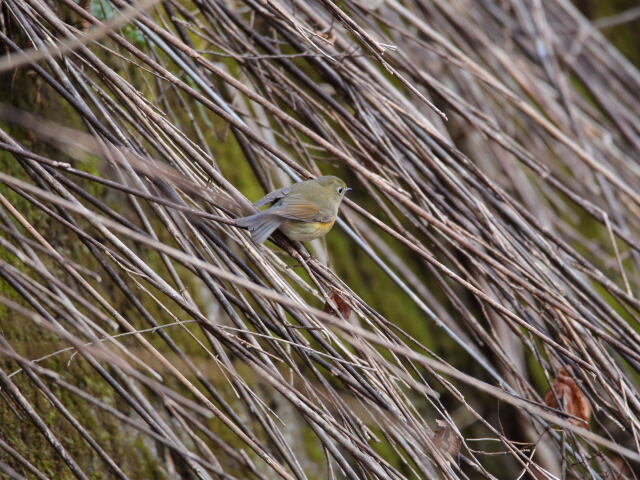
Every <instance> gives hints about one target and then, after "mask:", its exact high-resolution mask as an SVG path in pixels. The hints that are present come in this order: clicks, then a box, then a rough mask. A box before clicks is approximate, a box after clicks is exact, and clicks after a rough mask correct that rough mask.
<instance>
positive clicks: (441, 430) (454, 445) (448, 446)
mask: <svg viewBox="0 0 640 480" xmlns="http://www.w3.org/2000/svg"><path fill="white" fill-rule="evenodd" d="M436 423H437V424H438V428H436V430H435V436H434V437H433V443H434V444H435V446H436V447H437V448H438V449H439V450H440V451H442V452H443V453H448V454H449V455H451V456H452V457H454V458H455V457H457V456H458V454H459V453H460V447H461V446H462V439H461V438H460V437H458V435H457V434H456V432H455V431H454V430H453V428H451V427H450V426H449V424H448V423H447V422H445V421H442V420H436Z"/></svg>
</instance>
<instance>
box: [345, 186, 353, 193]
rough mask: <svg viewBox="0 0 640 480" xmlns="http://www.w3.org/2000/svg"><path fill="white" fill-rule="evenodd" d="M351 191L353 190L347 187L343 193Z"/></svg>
mask: <svg viewBox="0 0 640 480" xmlns="http://www.w3.org/2000/svg"><path fill="white" fill-rule="evenodd" d="M351 190H353V188H351V187H347V189H346V190H345V191H344V193H347V192H350V191H351Z"/></svg>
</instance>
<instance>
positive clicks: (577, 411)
mask: <svg viewBox="0 0 640 480" xmlns="http://www.w3.org/2000/svg"><path fill="white" fill-rule="evenodd" d="M551 388H552V390H548V391H547V393H546V394H545V396H544V403H545V404H546V405H547V406H549V407H551V408H556V409H559V410H562V411H563V412H566V413H568V414H569V415H573V416H574V417H578V418H568V420H569V421H570V422H571V423H573V424H574V425H577V426H579V427H584V428H589V419H590V418H591V404H590V403H589V400H588V399H587V397H586V396H585V394H584V393H582V390H580V387H578V385H577V384H576V382H575V380H574V379H573V378H572V377H571V375H570V374H569V372H568V371H567V370H566V369H565V368H561V369H560V370H559V371H558V374H557V375H556V378H555V380H554V381H553V384H552V385H551ZM554 392H555V395H554ZM558 402H560V405H558Z"/></svg>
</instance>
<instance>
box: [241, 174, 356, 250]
mask: <svg viewBox="0 0 640 480" xmlns="http://www.w3.org/2000/svg"><path fill="white" fill-rule="evenodd" d="M349 190H351V189H350V188H348V187H347V185H346V184H345V183H344V182H343V181H342V180H341V179H339V178H338V177H334V176H332V175H325V176H323V177H318V178H314V179H313V180H307V181H304V182H298V183H294V184H293V185H290V186H288V187H284V188H281V189H279V190H275V191H273V192H271V193H269V194H268V195H267V196H266V197H264V198H261V199H260V200H258V201H257V202H256V203H255V204H254V205H255V206H256V207H262V206H263V205H267V204H269V203H271V204H272V205H271V207H269V208H267V209H266V210H263V211H262V212H258V213H256V214H254V215H249V216H248V217H243V218H239V219H237V220H236V225H238V226H240V227H246V228H248V229H249V231H250V232H251V237H252V238H253V240H254V241H255V242H257V243H262V242H264V241H265V240H266V239H267V238H269V235H271V234H272V233H273V232H274V230H276V229H278V228H279V229H280V231H281V232H282V233H284V234H285V235H286V236H287V237H289V238H290V239H291V240H297V241H300V242H308V241H311V240H314V239H316V238H319V237H322V236H323V235H325V234H326V233H328V232H329V230H331V227H333V224H334V222H335V221H336V215H338V207H340V202H341V201H342V197H344V194H345V193H347V192H348V191H349Z"/></svg>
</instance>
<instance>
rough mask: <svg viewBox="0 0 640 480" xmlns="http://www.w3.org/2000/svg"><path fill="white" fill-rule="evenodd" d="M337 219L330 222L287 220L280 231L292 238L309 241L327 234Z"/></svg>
mask: <svg viewBox="0 0 640 480" xmlns="http://www.w3.org/2000/svg"><path fill="white" fill-rule="evenodd" d="M335 221H336V219H335V218H333V219H332V220H330V221H328V222H300V221H298V220H286V221H284V222H283V223H282V225H280V231H281V232H282V233H284V234H285V235H286V236H287V237H289V238H290V239H291V240H296V241H298V242H309V241H311V240H315V239H316V238H320V237H322V236H323V235H326V234H327V232H329V230H331V227H333V224H334V223H335Z"/></svg>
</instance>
